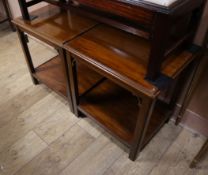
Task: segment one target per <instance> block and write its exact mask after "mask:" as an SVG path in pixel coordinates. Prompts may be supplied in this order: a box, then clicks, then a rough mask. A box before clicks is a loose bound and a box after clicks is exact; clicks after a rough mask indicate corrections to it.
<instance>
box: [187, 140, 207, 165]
mask: <svg viewBox="0 0 208 175" xmlns="http://www.w3.org/2000/svg"><path fill="white" fill-rule="evenodd" d="M207 151H208V139H207V140H206V141H205V143H204V144H203V146H202V148H201V149H200V151H199V153H198V154H197V155H196V156H195V157H194V159H193V161H192V162H191V163H190V168H195V167H196V165H197V163H198V162H199V161H200V159H201V158H202V157H203V156H204V155H205V154H206V153H207Z"/></svg>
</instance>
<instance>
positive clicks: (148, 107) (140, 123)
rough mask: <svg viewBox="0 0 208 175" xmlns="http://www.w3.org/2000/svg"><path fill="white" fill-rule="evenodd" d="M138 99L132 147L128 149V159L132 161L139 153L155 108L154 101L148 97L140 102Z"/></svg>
mask: <svg viewBox="0 0 208 175" xmlns="http://www.w3.org/2000/svg"><path fill="white" fill-rule="evenodd" d="M138 99H139V114H138V119H137V124H136V129H135V132H134V138H133V141H132V146H131V148H130V153H129V158H130V159H131V160H132V161H134V160H135V159H136V157H137V153H138V152H140V151H141V149H142V144H143V141H144V137H145V134H146V131H147V127H148V124H149V121H150V118H151V115H152V112H153V110H154V107H155V102H156V99H151V98H149V97H147V98H144V99H142V100H140V98H138Z"/></svg>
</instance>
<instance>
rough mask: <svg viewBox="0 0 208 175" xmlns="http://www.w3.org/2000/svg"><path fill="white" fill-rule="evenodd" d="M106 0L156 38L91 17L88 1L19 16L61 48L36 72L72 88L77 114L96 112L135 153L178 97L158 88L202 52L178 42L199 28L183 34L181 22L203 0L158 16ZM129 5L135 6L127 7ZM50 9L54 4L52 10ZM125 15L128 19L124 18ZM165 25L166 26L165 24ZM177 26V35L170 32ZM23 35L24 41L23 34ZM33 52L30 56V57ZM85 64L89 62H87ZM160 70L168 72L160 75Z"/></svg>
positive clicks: (27, 28) (62, 89) (56, 86)
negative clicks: (177, 13) (163, 96)
mask: <svg viewBox="0 0 208 175" xmlns="http://www.w3.org/2000/svg"><path fill="white" fill-rule="evenodd" d="M37 2H40V1H30V2H28V3H29V5H34V4H36V3H37ZM47 2H52V1H51V0H47ZM80 2H82V3H88V5H89V6H94V7H95V9H97V10H101V11H102V10H103V8H104V4H105V3H106V1H100V4H96V3H95V1H94V0H88V1H85V0H80ZM108 2H109V4H108V6H107V5H106V7H105V10H106V12H109V14H115V15H116V16H117V17H118V16H120V17H124V18H126V19H127V20H128V19H129V20H133V21H134V22H136V23H138V24H139V23H140V24H142V25H143V26H141V28H143V29H145V30H146V29H147V28H148V27H149V29H150V30H149V31H148V32H149V34H150V35H149V37H150V38H146V37H143V36H141V37H138V36H135V35H132V34H130V33H127V32H125V31H123V30H119V29H116V28H113V27H110V26H108V25H105V24H100V23H97V22H95V21H93V20H91V19H88V18H85V17H84V16H83V14H86V13H82V12H81V11H82V10H86V8H85V9H83V8H82V6H81V7H80V6H79V5H76V2H75V4H73V7H72V6H70V5H69V6H65V7H64V6H63V9H67V10H68V11H65V10H63V9H59V8H57V7H52V6H48V7H44V8H42V9H41V10H42V12H41V10H39V11H36V12H35V13H34V14H33V15H35V16H36V15H39V16H40V17H38V18H35V19H33V20H32V18H31V15H30V20H25V19H24V20H22V19H21V18H19V19H17V20H15V22H14V23H15V24H16V25H17V26H18V30H23V31H24V32H27V33H29V34H32V35H33V36H34V37H37V38H38V39H41V40H42V41H44V42H46V43H48V44H50V45H51V46H54V47H56V48H57V49H58V52H59V54H60V55H59V57H60V59H59V60H61V62H60V64H59V63H58V62H56V61H57V58H58V57H56V59H52V60H50V61H49V62H46V63H44V64H43V65H41V66H40V67H38V68H36V69H34V70H35V71H33V72H32V71H31V72H32V76H33V77H35V78H37V79H38V78H39V79H40V81H41V80H42V81H43V82H45V84H46V85H48V86H49V87H50V88H52V89H53V90H55V91H57V92H59V93H61V94H64V96H66V95H67V97H68V100H69V101H70V102H71V103H70V107H71V109H72V111H73V112H74V114H75V115H76V116H78V117H79V116H82V115H80V114H84V115H85V116H87V117H91V118H93V119H94V120H95V121H97V122H98V123H99V124H100V125H101V126H102V127H104V128H105V129H107V131H109V132H110V133H111V134H113V135H114V136H116V137H117V138H119V140H121V141H122V142H124V143H125V144H127V145H128V146H129V148H130V149H129V150H130V153H129V158H130V159H131V160H135V159H136V158H137V153H139V152H140V151H141V150H142V148H143V147H144V146H145V145H146V144H147V143H148V141H149V140H150V139H151V138H152V137H153V136H154V135H155V134H156V133H157V131H158V130H159V129H160V127H162V126H163V125H164V123H165V122H166V121H167V120H168V119H169V117H170V114H171V112H172V111H171V109H172V106H173V105H175V97H173V100H170V103H166V104H165V103H162V102H161V101H160V100H158V96H159V94H160V90H162V89H163V87H168V85H169V86H170V84H169V82H170V81H172V80H174V79H177V78H178V76H179V75H180V73H181V72H182V71H183V70H184V69H185V68H186V67H187V66H188V65H189V63H190V62H191V61H192V60H193V59H194V58H196V55H195V54H194V53H198V52H191V51H190V52H189V51H186V50H185V49H184V48H182V47H179V46H182V45H183V44H184V43H185V42H186V41H188V40H189V39H190V37H191V36H192V34H193V33H192V32H193V30H192V28H191V29H190V31H187V33H188V34H187V35H185V36H184V33H186V30H187V28H186V25H188V22H187V23H185V24H184V25H183V21H184V19H188V21H189V22H190V21H191V20H193V19H192V10H193V9H194V8H197V5H199V4H198V3H195V5H194V4H193V7H191V8H188V11H189V12H190V13H189V14H188V15H187V16H184V17H181V18H182V19H181V20H179V19H178V18H177V19H176V18H175V17H173V18H170V16H169V15H170V14H169V13H168V14H166V13H165V14H162V15H161V14H159V15H158V14H157V16H154V18H153V16H152V15H153V14H152V9H150V8H144V7H143V6H142V8H140V6H137V5H133V6H131V5H132V4H131V5H130V6H128V5H127V4H126V5H124V4H125V3H123V2H121V1H120V2H118V1H110V0H109V1H108ZM110 2H113V3H114V4H113V3H110ZM188 2H194V1H192V0H188ZM200 2H201V1H200ZM200 2H199V3H200ZM56 3H57V4H55V5H58V6H60V7H62V5H63V4H65V5H67V4H66V2H65V1H61V0H60V1H57V2H56ZM117 3H118V4H117ZM52 4H54V3H52ZM116 4H117V6H118V7H119V8H118V9H116ZM88 5H87V6H88ZM127 7H129V9H131V10H132V13H128V12H129V9H127ZM130 7H131V8H130ZM47 8H49V10H46V9H47ZM54 9H55V10H54ZM87 9H88V10H89V8H87ZM80 10H81V11H80ZM135 10H138V11H135ZM197 10H198V9H197ZM88 12H89V11H88ZM118 12H119V13H118ZM136 12H138V13H136ZM23 13H24V10H23ZM37 13H38V14H37ZM92 13H94V11H92ZM155 13H163V12H161V11H160V12H158V11H156V12H155ZM40 14H41V15H40ZM80 14H82V15H80ZM135 14H136V15H135ZM128 15H129V16H128ZM117 17H116V18H117ZM133 17H135V18H133ZM83 18H84V19H83ZM144 18H147V19H148V20H145V19H144ZM150 18H151V19H150ZM120 19H121V18H120ZM194 19H195V18H194ZM18 20H20V22H18ZM113 20H114V19H113ZM136 20H138V21H136ZM16 21H17V22H16ZM66 21H67V22H66ZM98 21H99V20H98ZM124 22H127V21H126V20H125V19H124ZM145 22H146V24H144V23H145ZM172 22H174V23H172ZM107 23H108V22H107ZM127 23H128V22H127ZM130 23H131V22H130ZM108 24H110V23H108ZM163 24H165V25H166V26H167V28H164V26H163ZM148 25H149V26H148ZM147 26H148V27H147ZM173 26H174V28H173ZM146 27H147V28H146ZM118 28H119V27H118ZM179 29H181V30H179ZM147 30H148V29H147ZM166 30H167V31H166ZM173 30H174V31H175V32H176V33H177V35H178V36H175V35H172V34H173ZM127 31H128V30H127ZM20 33H21V32H20ZM140 34H141V32H140ZM174 34H175V33H174ZM171 37H173V38H174V41H173V40H172V38H171ZM22 39H23V40H24V42H26V38H25V37H24V36H23V37H22ZM158 43H159V44H158ZM23 46H24V45H23ZM25 47H26V46H25ZM62 47H63V48H64V49H66V50H67V51H65V50H64V49H63V48H62ZM27 55H29V54H26V56H27ZM29 59H30V60H29V61H31V58H29ZM54 60H55V61H54ZM31 62H32V61H31ZM60 65H61V66H60ZM80 65H81V67H80ZM82 65H84V66H85V68H82ZM61 67H62V68H61ZM29 68H30V69H31V67H29ZM32 68H33V67H32ZM31 70H32V69H31ZM43 70H44V71H43ZM88 70H90V71H89V74H88ZM94 71H95V72H96V73H95V72H94ZM61 72H62V73H61ZM161 72H162V73H164V75H161ZM60 73H61V74H62V76H63V80H61V79H59V77H60V76H61V74H60ZM97 73H99V74H100V75H98V74H97ZM102 76H103V77H105V78H103V77H102ZM64 80H65V81H64ZM85 87H87V88H85ZM174 92H175V91H174ZM132 94H133V95H132ZM174 95H175V96H177V94H174ZM173 103H174V104H173Z"/></svg>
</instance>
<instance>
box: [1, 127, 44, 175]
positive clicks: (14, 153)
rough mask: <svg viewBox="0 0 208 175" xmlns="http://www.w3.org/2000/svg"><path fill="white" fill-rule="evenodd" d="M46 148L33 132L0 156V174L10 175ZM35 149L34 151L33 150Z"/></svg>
mask: <svg viewBox="0 0 208 175" xmlns="http://www.w3.org/2000/svg"><path fill="white" fill-rule="evenodd" d="M46 147H47V144H46V143H45V142H43V141H42V140H41V139H40V138H39V137H38V136H37V135H36V134H35V133H34V132H33V131H31V132H28V133H27V135H26V136H24V137H22V138H21V139H20V140H18V141H17V142H15V143H14V144H13V145H11V146H9V147H8V148H7V149H5V150H4V152H2V153H1V154H0V165H1V169H0V174H1V175H11V174H14V173H15V172H16V171H18V170H19V169H20V168H21V167H22V166H24V165H25V164H26V163H28V162H29V161H30V160H32V159H33V158H34V157H35V156H36V155H38V154H39V153H40V152H41V151H42V150H44V149H45V148H46ZM33 148H35V149H33Z"/></svg>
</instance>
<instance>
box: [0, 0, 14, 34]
mask: <svg viewBox="0 0 208 175" xmlns="http://www.w3.org/2000/svg"><path fill="white" fill-rule="evenodd" d="M1 2H2V4H3V8H4V10H5V13H6V17H4V16H1V14H0V24H2V23H4V22H7V21H8V22H9V25H10V27H11V29H12V31H15V28H14V26H13V24H12V22H11V20H12V17H11V12H10V9H9V4H8V1H7V0H2V1H1Z"/></svg>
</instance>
